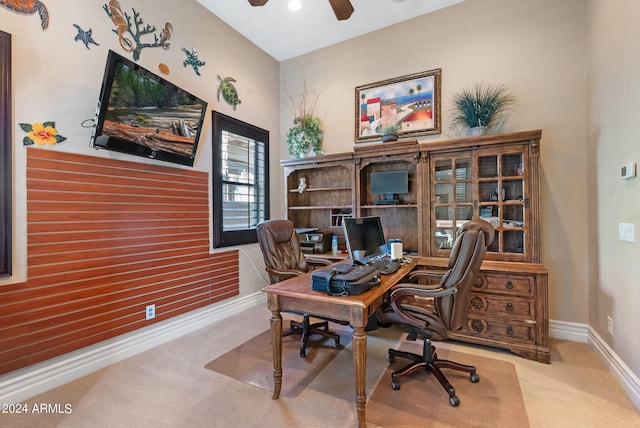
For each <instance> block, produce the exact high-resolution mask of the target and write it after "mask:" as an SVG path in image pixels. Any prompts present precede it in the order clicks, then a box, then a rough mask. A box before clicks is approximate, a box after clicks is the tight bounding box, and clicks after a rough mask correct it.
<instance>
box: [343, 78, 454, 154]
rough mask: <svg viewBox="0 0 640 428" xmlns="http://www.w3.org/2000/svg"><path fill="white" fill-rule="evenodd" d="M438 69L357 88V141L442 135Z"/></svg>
mask: <svg viewBox="0 0 640 428" xmlns="http://www.w3.org/2000/svg"><path fill="white" fill-rule="evenodd" d="M441 74H442V70H441V69H439V68H438V69H435V70H429V71H423V72H420V73H414V74H409V75H406V76H400V77H396V78H394V79H387V80H383V81H381V82H376V83H371V84H368V85H363V86H358V87H357V88H356V108H355V112H356V118H355V141H356V143H361V142H365V141H374V140H379V139H381V138H382V136H383V135H384V134H396V135H398V136H399V137H409V136H418V135H429V134H440V132H441V131H440V78H441Z"/></svg>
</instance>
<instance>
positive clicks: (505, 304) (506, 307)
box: [469, 293, 535, 321]
mask: <svg viewBox="0 0 640 428" xmlns="http://www.w3.org/2000/svg"><path fill="white" fill-rule="evenodd" d="M486 314H490V316H491V317H493V318H504V319H508V320H520V321H525V320H532V321H533V320H535V305H534V302H533V300H529V299H521V298H516V297H503V296H495V295H491V294H484V293H471V299H470V300H469V318H473V317H474V316H479V317H483V318H484V317H485V316H486Z"/></svg>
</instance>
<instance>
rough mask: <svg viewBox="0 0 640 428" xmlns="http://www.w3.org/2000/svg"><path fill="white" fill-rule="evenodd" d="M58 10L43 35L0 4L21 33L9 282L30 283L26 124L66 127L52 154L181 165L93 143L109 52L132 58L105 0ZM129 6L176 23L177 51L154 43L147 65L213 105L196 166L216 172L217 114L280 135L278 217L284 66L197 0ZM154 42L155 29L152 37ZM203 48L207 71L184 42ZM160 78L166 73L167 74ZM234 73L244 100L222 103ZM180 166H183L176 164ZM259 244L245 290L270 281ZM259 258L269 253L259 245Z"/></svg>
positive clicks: (277, 189) (148, 18) (50, 4)
mask: <svg viewBox="0 0 640 428" xmlns="http://www.w3.org/2000/svg"><path fill="white" fill-rule="evenodd" d="M44 3H45V4H46V6H47V8H48V11H49V28H48V29H47V30H46V31H43V30H42V29H41V27H40V19H39V17H38V15H37V14H34V15H21V14H17V13H13V12H11V11H9V10H8V9H6V8H4V7H0V28H1V29H2V30H3V31H6V32H8V33H10V34H12V50H13V55H12V61H13V64H12V71H13V73H12V79H13V122H14V129H13V132H14V146H13V149H14V162H13V164H14V183H15V186H14V207H13V219H14V237H13V238H14V239H13V243H14V245H13V272H14V275H13V276H12V277H11V278H9V279H6V280H2V281H0V285H2V284H5V283H16V282H22V281H24V280H25V279H26V228H27V224H26V215H25V213H26V192H25V189H26V183H25V152H26V148H25V147H24V146H23V145H22V139H23V137H24V136H25V133H24V131H22V130H21V129H20V127H19V126H18V123H22V122H25V123H33V122H43V121H54V122H55V125H56V128H57V130H58V132H59V133H60V134H61V135H63V136H65V137H67V140H66V141H64V142H62V143H60V144H58V145H56V146H53V147H47V148H45V150H59V151H65V152H74V153H82V154H88V155H91V156H98V157H109V158H117V159H123V160H129V161H133V162H147V163H158V164H160V165H166V166H171V165H172V164H168V163H163V162H158V161H152V160H148V159H143V158H138V157H133V156H128V155H121V154H117V153H114V152H108V151H104V150H99V151H96V150H94V149H92V148H90V147H89V139H90V135H91V129H90V128H84V127H82V126H81V124H82V122H83V121H84V120H85V119H93V116H94V113H95V109H96V105H97V100H98V95H99V93H100V86H101V82H102V75H103V71H104V66H105V61H106V57H107V51H108V50H109V49H112V50H114V51H116V52H118V53H120V54H121V55H123V56H127V57H129V58H131V54H128V53H126V52H124V51H123V49H121V47H120V45H119V43H118V39H117V36H116V34H115V33H113V32H112V29H113V28H114V25H113V23H112V22H111V19H110V18H109V17H108V16H107V14H106V13H105V12H104V10H103V9H102V5H103V4H106V3H108V2H107V1H106V0H105V1H104V2H69V1H63V0H46V1H45V2H44ZM120 5H121V7H122V10H123V11H125V12H127V13H129V14H132V8H135V9H136V11H138V12H139V13H140V17H141V18H142V19H143V21H144V24H145V25H146V24H149V25H155V26H156V28H157V29H158V31H159V30H160V29H161V28H162V27H164V25H165V23H166V22H170V23H171V24H172V26H173V34H172V36H171V39H170V43H171V47H170V49H168V50H165V49H162V48H144V49H142V51H141V54H140V59H139V60H138V61H137V62H138V63H139V64H140V65H142V66H143V67H145V68H148V69H149V70H152V71H156V72H157V70H158V64H159V63H161V62H162V63H165V64H167V65H168V66H169V67H170V69H171V73H170V74H169V75H168V76H166V78H167V80H169V81H171V82H172V83H175V84H176V85H178V86H180V87H182V88H184V89H186V90H188V91H190V92H192V93H194V94H196V95H198V96H199V97H201V98H203V99H204V100H206V101H207V102H208V103H209V106H208V107H209V108H208V110H209V112H208V113H207V115H206V118H205V125H204V129H203V132H202V136H201V140H200V145H199V148H198V155H197V158H196V162H195V165H194V169H198V170H203V171H207V172H209V173H210V172H211V155H212V153H211V142H212V132H211V113H210V111H211V110H218V111H221V112H223V113H225V114H228V115H230V116H233V117H236V118H238V119H241V120H244V121H247V122H249V123H251V124H253V125H256V126H259V127H262V128H264V129H267V130H269V131H270V133H271V139H272V141H271V164H272V165H271V171H272V175H273V177H274V180H272V184H271V194H272V198H273V199H274V201H276V202H275V203H274V204H273V205H274V206H275V209H276V213H277V214H280V213H279V212H278V211H277V210H278V209H279V207H280V206H281V203H278V202H277V201H281V200H282V198H283V196H282V195H281V194H282V192H281V174H280V173H279V168H280V167H279V160H280V153H279V141H278V136H279V134H280V130H279V110H278V106H279V99H280V95H279V94H280V88H279V81H278V75H279V65H278V62H277V61H276V60H274V59H273V58H272V57H270V56H269V55H267V54H265V53H264V52H263V51H261V50H260V49H259V48H257V47H256V46H255V45H253V44H252V43H250V42H249V41H248V40H247V39H245V38H244V37H242V36H241V35H239V34H238V33H237V32H236V31H235V30H233V29H231V28H230V27H229V26H228V25H226V24H225V23H224V22H223V21H221V20H220V19H218V18H217V17H215V16H214V15H212V14H211V13H210V12H209V11H207V10H206V9H204V8H203V7H202V6H200V5H199V4H198V3H197V2H195V1H186V2H162V6H161V7H158V2H156V1H154V0H136V1H132V0H122V1H120ZM73 24H78V25H79V26H80V27H82V28H83V29H85V30H86V29H89V28H90V29H91V30H92V35H93V38H94V40H95V41H96V42H97V43H98V44H99V46H95V45H90V49H86V48H85V46H84V45H83V44H82V43H81V42H76V41H74V37H75V35H76V34H77V32H76V30H75V29H74V27H73ZM142 41H144V42H147V43H150V42H152V41H153V35H152V34H150V35H147V36H143V37H142ZM183 47H184V48H186V49H189V50H191V48H196V49H197V52H198V56H199V59H200V60H203V61H205V62H206V64H205V65H204V66H202V67H200V73H201V76H197V75H196V74H195V72H194V71H193V69H192V68H191V67H190V66H187V67H184V66H183V64H182V61H183V60H184V59H185V58H186V56H185V54H184V53H183V52H182V51H181V48H183ZM158 74H159V73H158ZM218 74H219V75H221V76H223V77H224V76H232V77H234V78H235V79H236V80H237V84H236V87H237V89H238V92H239V96H240V99H241V100H242V104H240V105H239V106H238V108H237V110H236V111H234V110H233V109H232V108H231V106H229V105H228V104H226V103H225V102H224V100H222V99H221V100H220V102H218V100H217V97H216V91H217V89H218V79H217V77H216V76H217V75H218ZM175 167H176V168H181V167H180V166H178V165H175ZM255 251H256V248H255V246H246V247H245V248H242V249H241V257H240V261H241V286H240V290H241V294H246V293H251V292H255V291H258V290H259V289H260V288H261V287H262V286H263V285H264V284H265V283H266V282H265V281H266V280H263V279H262V273H261V272H260V270H262V269H263V267H258V269H256V268H255V267H254V266H253V263H252V262H251V261H250V258H251V256H248V255H251V254H255ZM258 257H260V256H259V250H258Z"/></svg>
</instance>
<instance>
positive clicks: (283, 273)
mask: <svg viewBox="0 0 640 428" xmlns="http://www.w3.org/2000/svg"><path fill="white" fill-rule="evenodd" d="M265 270H266V271H267V272H268V273H269V274H270V275H274V276H277V277H278V278H280V281H284V280H285V279H289V278H293V277H295V276H299V275H302V274H303V273H305V272H304V271H301V270H298V269H291V270H280V269H273V268H269V267H268V268H265Z"/></svg>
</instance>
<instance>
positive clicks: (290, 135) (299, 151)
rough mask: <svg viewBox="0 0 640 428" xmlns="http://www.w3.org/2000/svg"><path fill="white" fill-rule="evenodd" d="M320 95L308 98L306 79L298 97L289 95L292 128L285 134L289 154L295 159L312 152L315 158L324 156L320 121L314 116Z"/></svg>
mask: <svg viewBox="0 0 640 428" xmlns="http://www.w3.org/2000/svg"><path fill="white" fill-rule="evenodd" d="M319 97H320V93H318V94H317V95H316V96H315V97H310V95H309V89H308V87H307V79H306V78H305V79H304V83H303V85H302V91H301V92H300V96H299V97H297V98H296V97H293V96H292V95H289V108H290V109H291V112H292V113H293V116H294V119H293V126H292V127H291V128H290V129H289V131H288V132H287V137H286V140H287V148H288V151H289V154H290V155H292V156H295V157H297V158H301V157H304V156H306V155H307V154H308V153H309V151H311V150H313V152H314V154H315V155H316V156H320V155H322V154H324V150H323V149H322V128H321V127H320V119H319V118H317V117H315V116H314V114H313V113H314V111H315V108H316V105H317V103H318V98H319Z"/></svg>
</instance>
